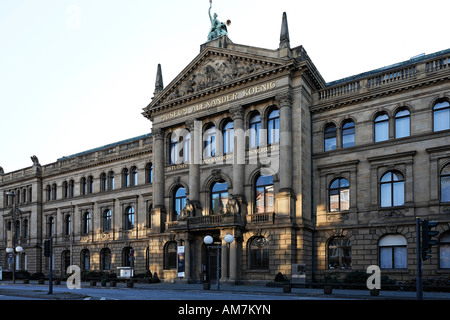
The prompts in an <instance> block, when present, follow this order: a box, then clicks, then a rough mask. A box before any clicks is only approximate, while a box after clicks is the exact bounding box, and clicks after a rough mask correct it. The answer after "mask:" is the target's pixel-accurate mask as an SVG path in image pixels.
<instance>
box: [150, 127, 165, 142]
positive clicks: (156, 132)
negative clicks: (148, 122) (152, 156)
mask: <svg viewBox="0 0 450 320" xmlns="http://www.w3.org/2000/svg"><path fill="white" fill-rule="evenodd" d="M152 136H153V139H155V140H163V139H164V130H163V129H161V128H152Z"/></svg>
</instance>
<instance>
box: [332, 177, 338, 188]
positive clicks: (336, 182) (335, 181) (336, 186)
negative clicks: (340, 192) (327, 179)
mask: <svg viewBox="0 0 450 320" xmlns="http://www.w3.org/2000/svg"><path fill="white" fill-rule="evenodd" d="M337 188H339V179H334V180H333V182H331V185H330V189H337Z"/></svg>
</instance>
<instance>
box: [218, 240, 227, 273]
mask: <svg viewBox="0 0 450 320" xmlns="http://www.w3.org/2000/svg"><path fill="white" fill-rule="evenodd" d="M221 245H222V248H221V249H219V250H220V255H221V262H220V264H221V269H222V270H221V273H220V281H226V280H227V279H228V245H227V243H226V242H225V235H223V237H222V239H221Z"/></svg>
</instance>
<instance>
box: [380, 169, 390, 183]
mask: <svg viewBox="0 0 450 320" xmlns="http://www.w3.org/2000/svg"><path fill="white" fill-rule="evenodd" d="M389 181H392V173H391V172H390V171H389V172H386V173H385V174H384V175H383V176H382V177H381V182H389Z"/></svg>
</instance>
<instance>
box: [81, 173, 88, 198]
mask: <svg viewBox="0 0 450 320" xmlns="http://www.w3.org/2000/svg"><path fill="white" fill-rule="evenodd" d="M80 189H81V195H82V196H84V195H86V193H87V192H86V190H87V183H86V178H85V177H83V178H81V181H80Z"/></svg>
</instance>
